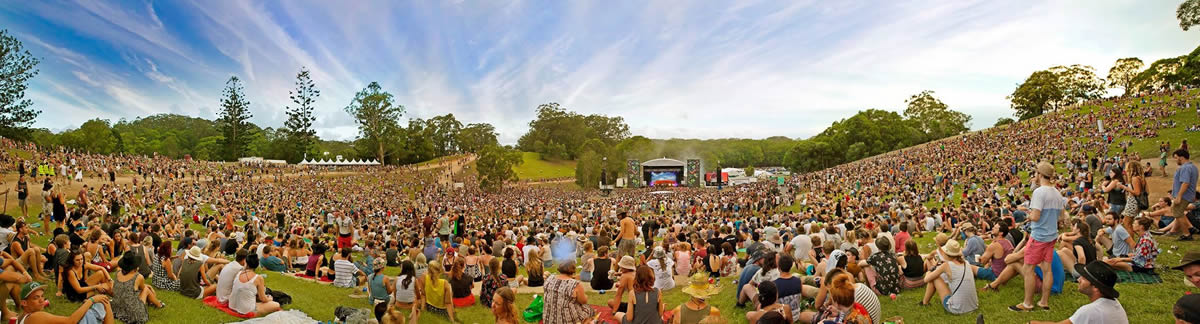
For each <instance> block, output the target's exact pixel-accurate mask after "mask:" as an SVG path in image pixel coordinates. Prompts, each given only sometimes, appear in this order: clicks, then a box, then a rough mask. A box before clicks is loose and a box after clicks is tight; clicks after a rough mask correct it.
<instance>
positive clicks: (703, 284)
mask: <svg viewBox="0 0 1200 324" xmlns="http://www.w3.org/2000/svg"><path fill="white" fill-rule="evenodd" d="M720 292H721V287H718V286H716V285H713V284H711V283H709V282H708V276H706V275H705V274H704V273H696V274H694V275H692V278H691V279H690V280H689V282H688V285H687V286H686V287H683V293H685V294H688V295H690V296H692V297H695V298H699V299H707V298H708V297H712V296H714V295H716V294H718V293H720Z"/></svg>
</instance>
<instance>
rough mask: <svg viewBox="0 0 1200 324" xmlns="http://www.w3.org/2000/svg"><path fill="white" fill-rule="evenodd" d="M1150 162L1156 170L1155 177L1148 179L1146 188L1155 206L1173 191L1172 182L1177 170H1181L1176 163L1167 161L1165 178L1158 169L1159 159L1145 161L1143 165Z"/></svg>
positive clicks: (1170, 160)
mask: <svg viewBox="0 0 1200 324" xmlns="http://www.w3.org/2000/svg"><path fill="white" fill-rule="evenodd" d="M1146 162H1150V166H1151V167H1153V168H1154V175H1153V176H1151V177H1149V178H1146V187H1147V188H1149V189H1150V204H1151V205H1153V204H1154V201H1155V200H1158V199H1159V198H1162V197H1166V196H1167V194H1168V193H1169V192H1170V191H1171V181H1172V179H1173V177H1174V175H1175V170H1177V169H1179V166H1178V165H1175V161H1174V160H1172V159H1170V158H1168V159H1167V175H1166V176H1163V173H1162V171H1161V170H1160V169H1159V168H1158V159H1157V158H1154V159H1143V160H1142V165H1143V166H1144V165H1145V164H1146ZM1193 163H1194V162H1193Z"/></svg>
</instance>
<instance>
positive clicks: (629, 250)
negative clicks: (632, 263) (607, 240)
mask: <svg viewBox="0 0 1200 324" xmlns="http://www.w3.org/2000/svg"><path fill="white" fill-rule="evenodd" d="M634 223H635V222H634V221H633V218H632V217H630V216H629V215H627V214H625V213H621V233H620V234H619V235H617V239H618V241H617V255H618V256H626V255H628V256H634V255H635V253H637V251H635V249H636V248H637V242H636V240H635V239H636V238H637V225H636V224H634Z"/></svg>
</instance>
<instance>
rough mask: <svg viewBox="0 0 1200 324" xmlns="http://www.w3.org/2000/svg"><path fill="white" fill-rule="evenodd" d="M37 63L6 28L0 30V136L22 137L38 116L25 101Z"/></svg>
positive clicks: (30, 101)
mask: <svg viewBox="0 0 1200 324" xmlns="http://www.w3.org/2000/svg"><path fill="white" fill-rule="evenodd" d="M38 62H39V61H38V59H37V58H36V57H33V55H32V54H29V51H27V50H25V48H24V46H22V45H21V41H19V40H17V38H16V37H13V36H12V35H10V34H9V33H8V30H7V29H6V30H0V135H5V136H14V135H15V136H22V135H24V133H26V131H25V130H26V129H27V127H29V125H31V124H33V121H34V120H35V119H37V116H38V115H39V114H41V111H40V110H37V109H33V107H32V106H33V101H32V100H29V99H26V98H25V89H27V88H28V87H29V80H30V79H32V78H33V77H34V76H35V75H37V74H38V69H37V64H38Z"/></svg>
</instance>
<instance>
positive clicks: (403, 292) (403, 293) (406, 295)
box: [392, 275, 417, 303]
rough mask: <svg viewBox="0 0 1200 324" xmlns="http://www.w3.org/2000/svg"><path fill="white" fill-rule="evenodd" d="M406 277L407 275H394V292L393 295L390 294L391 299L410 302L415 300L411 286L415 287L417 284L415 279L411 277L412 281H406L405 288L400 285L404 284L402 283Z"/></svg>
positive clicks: (415, 296)
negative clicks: (406, 286)
mask: <svg viewBox="0 0 1200 324" xmlns="http://www.w3.org/2000/svg"><path fill="white" fill-rule="evenodd" d="M407 277H408V276H404V275H401V276H397V277H396V292H395V293H394V294H393V295H394V296H392V301H396V302H401V303H412V302H413V301H415V300H416V298H417V295H416V294H415V293H414V292H413V288H415V287H416V286H417V280H416V279H415V278H414V279H412V282H409V283H408V288H407V289H406V288H404V287H402V286H403V285H404V283H403V282H404V278H407Z"/></svg>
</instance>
